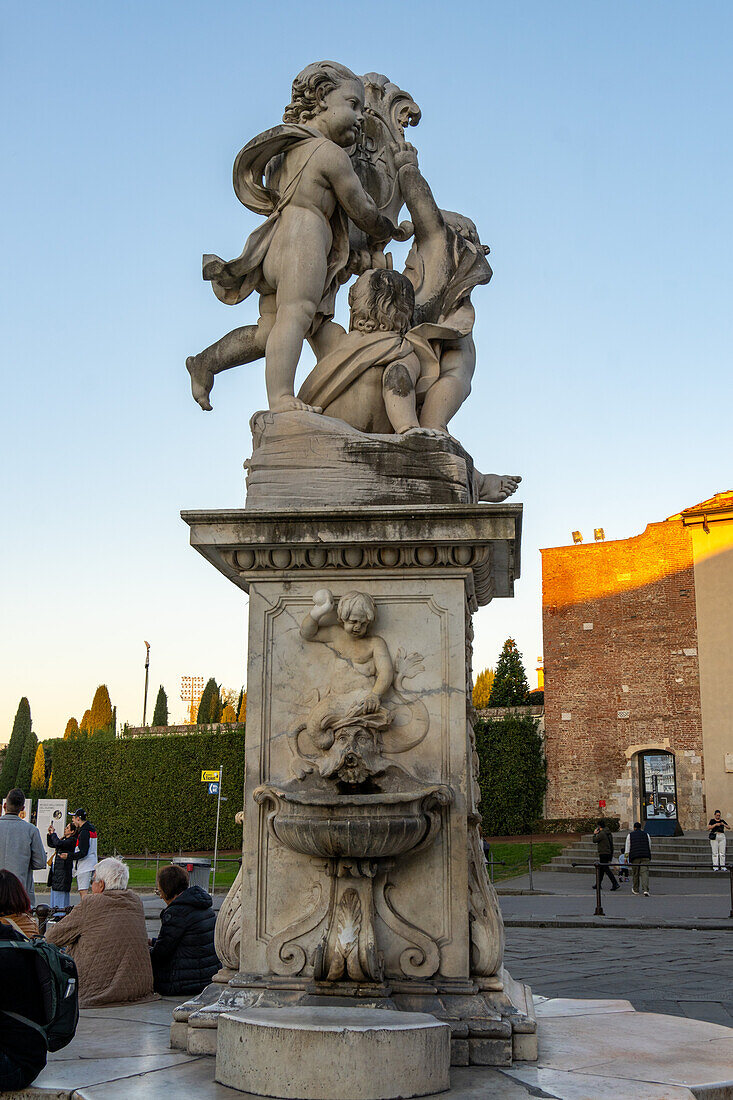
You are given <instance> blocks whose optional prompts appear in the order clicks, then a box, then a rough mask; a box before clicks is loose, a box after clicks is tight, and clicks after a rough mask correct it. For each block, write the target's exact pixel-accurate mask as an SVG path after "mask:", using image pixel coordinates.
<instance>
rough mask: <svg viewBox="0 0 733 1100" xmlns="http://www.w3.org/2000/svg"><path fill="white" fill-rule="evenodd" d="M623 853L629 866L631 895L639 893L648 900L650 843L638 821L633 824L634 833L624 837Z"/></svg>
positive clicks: (647, 835)
mask: <svg viewBox="0 0 733 1100" xmlns="http://www.w3.org/2000/svg"><path fill="white" fill-rule="evenodd" d="M624 851H625V852H626V855H627V856H628V858H629V863H630V864H631V893H632V894H638V893H639V892H641V893H642V894H643V895H644V897H645V898H648V897H649V864H650V863H651V859H652V842H651V840H650V839H649V834H648V833H647V832H645V831H644V829H642V827H641V822H640V821H635V822H634V831H633V832H632V833H629V835H628V836H627V837H626V847H625V848H624Z"/></svg>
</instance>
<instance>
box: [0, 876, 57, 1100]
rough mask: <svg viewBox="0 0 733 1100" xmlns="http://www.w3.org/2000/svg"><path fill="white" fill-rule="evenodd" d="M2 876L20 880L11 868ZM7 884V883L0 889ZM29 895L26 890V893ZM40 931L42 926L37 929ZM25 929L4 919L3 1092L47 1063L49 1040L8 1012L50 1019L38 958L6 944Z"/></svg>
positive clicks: (0, 995) (0, 934) (0, 988)
mask: <svg viewBox="0 0 733 1100" xmlns="http://www.w3.org/2000/svg"><path fill="white" fill-rule="evenodd" d="M0 875H2V876H10V877H12V878H14V879H15V881H16V882H17V884H18V888H19V889H20V890H23V893H25V889H24V887H23V886H22V885H21V883H20V880H19V879H18V878H16V876H15V875H12V873H11V872H10V871H0ZM4 888H6V884H3V887H0V889H4ZM27 896H28V895H27V894H26V897H27ZM35 934H36V935H37V934H38V929H36V933H35ZM24 938H25V937H24V936H23V935H22V933H20V932H18V931H16V929H15V928H12V927H11V926H10V925H9V924H7V923H5V922H4V921H2V920H0V1092H5V1090H9V1091H10V1092H12V1093H13V1094H15V1092H16V1090H17V1089H25V1088H27V1087H28V1085H30V1083H31V1082H32V1081H35V1079H36V1077H37V1076H38V1074H39V1073H40V1072H41V1070H42V1069H43V1067H44V1066H45V1065H46V1040H45V1037H44V1036H43V1035H42V1034H41V1033H40V1032H38V1031H36V1030H35V1028H32V1027H29V1025H28V1024H26V1023H23V1022H22V1021H21V1020H16V1019H14V1018H13V1017H12V1016H7V1015H6V1012H16V1013H18V1015H20V1016H27V1017H28V1018H29V1019H31V1020H35V1022H36V1023H38V1024H45V1023H46V1014H45V1009H44V1001H43V993H42V990H41V983H40V980H39V977H38V973H37V970H36V960H35V959H34V958H33V957H32V955H31V954H30V953H26V952H24V951H15V950H9V948H8V947H7V946H6V944H8V943H10V942H11V941H19V942H22V941H23V940H24Z"/></svg>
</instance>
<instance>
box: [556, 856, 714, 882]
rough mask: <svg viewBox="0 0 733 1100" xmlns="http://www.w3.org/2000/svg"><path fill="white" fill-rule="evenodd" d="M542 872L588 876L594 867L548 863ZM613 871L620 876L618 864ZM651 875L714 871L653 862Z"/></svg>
mask: <svg viewBox="0 0 733 1100" xmlns="http://www.w3.org/2000/svg"><path fill="white" fill-rule="evenodd" d="M542 870H543V871H546V872H549V873H552V872H556V873H558V874H563V875H566V874H579V875H588V874H592V873H593V866H592V864H591V863H590V862H589V863H588V864H586V865H585V866H581V867H573V866H572V862H571V861H570V860H568V862H567V863H559V864H554V863H546V864H545V865H544V866H543V867H542ZM611 870H612V871H613V873H614V874H618V864H616V863H614V864H612V867H611ZM649 873H650V874H651V875H656V876H661V877H664V878H709V877H710V875H712V874H713V870H712V867H710V868H708V869H705V868H704V867H703V868H700V869H699V870H692V869H690V870H684V869H680V868H676V867H669V866H666V865H662V866H660V865H659V863H655V862H654V861H652V863H651V864H650V866H649ZM722 873H725V874H726V875H727V872H720V871H719V872H717V874H722Z"/></svg>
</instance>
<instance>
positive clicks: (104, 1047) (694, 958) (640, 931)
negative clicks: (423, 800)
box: [16, 871, 733, 1100]
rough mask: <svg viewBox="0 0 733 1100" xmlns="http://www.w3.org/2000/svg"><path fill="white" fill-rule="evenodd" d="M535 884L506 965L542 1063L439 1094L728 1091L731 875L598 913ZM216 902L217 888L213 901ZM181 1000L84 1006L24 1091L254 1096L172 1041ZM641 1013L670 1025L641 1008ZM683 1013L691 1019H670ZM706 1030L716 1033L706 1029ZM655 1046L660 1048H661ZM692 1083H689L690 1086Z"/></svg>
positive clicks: (507, 892) (562, 1098) (211, 1099)
mask: <svg viewBox="0 0 733 1100" xmlns="http://www.w3.org/2000/svg"><path fill="white" fill-rule="evenodd" d="M532 885H533V887H534V889H533V890H532V892H530V884H529V880H528V877H527V876H526V875H525V876H520V877H518V878H514V879H511V880H509V881H505V882H503V883H501V884H500V887H499V890H500V901H501V907H502V912H503V914H504V918H505V922H506V925H507V929H506V936H507V950H506V965H507V968H508V969H509V971H510V972H511V973H512V975H513V976H514V977H515V978H518V979H520V980H521V981H524V982H527V983H529V985H531V987H532V990H533V992H534V994H535V997H536V999H537V1001H538V1018H539V1023H540V1049H541V1056H540V1062H539V1063H536V1064H530V1063H520V1064H518V1065H517V1066H515V1067H514V1068H513V1069H511V1070H498V1069H482V1068H481V1067H471V1068H464V1069H461V1068H459V1067H454V1069H453V1070H452V1073H451V1084H452V1087H451V1089H450V1091H449V1092H448V1093H443V1094H442V1096H443V1097H445V1098H446V1100H478V1098H479V1097H480V1098H481V1100H486V1098H487V1097H489V1096H490V1097H492V1098H494V1100H525V1098H527V1097H537V1096H545V1097H550V1098H556V1100H695V1098H700V1097H708V1096H709V1097H711V1100H712V1098H713V1097H714V1100H724V1098H728V1097H733V1031H730V1030H726V1031H723V1030H722V1028H721V1029H720V1030H717V1029H716V1028H715V1027H714V1025H723V1026H724V1027H725V1028H726V1029H730V1028H733V936H731V931H733V921H732V920H730V919H729V916H728V914H729V910H730V880H729V877H728V875H727V874H726V875H712V874H711V875H710V876H708V877H706V878H702V879H700V878H696V879H692V878H688V879H684V878H667V879H665V878H663V877H661V876H660V877H655V878H653V879H652V880H651V895H650V897H648V898H644V897H643V896H642V897H640V896H633V895H632V894H631V888H630V885H626V886H624V887H623V888H622V890H620V891H616V892H614V893H612V892H611V891H610V890H608V889H604V890H603V894H602V898H603V907H604V910H605V916H604V917H595V916H594V915H593V910H594V908H595V896H594V892H593V890H592V876H591V875H588V876H585V875H577V874H563V873H561V872H550V871H542V872H536V873H535V874H534V876H533V883H532ZM72 900H75V899H72ZM77 900H78V899H77ZM221 901H222V898H221V896H218V897H217V898H216V903H215V904H216V907H217V908H218V907H219V905H220V904H221ZM143 902H144V906H145V912H146V918H147V925H148V931H149V933H150V934H151V935H155V934H156V932H157V930H158V928H159V920H158V916H159V913H160V910H161V907H162V903H161V901H160V899H159V898H156V897H155V896H154V895H144V896H143ZM575 999H581V1000H582V1001H583V1002H584V1003H583V1004H578V1003H575ZM599 1001H600V1002H602V1004H599V1003H598V1002H599ZM177 1003H178V998H166V999H161V1000H158V1001H155V1002H152V1003H150V1004H148V1005H138V1006H131V1007H128V1008H124V1007H121V1008H111V1009H98V1010H92V1011H85V1012H83V1013H82V1021H81V1024H80V1029H79V1032H78V1034H77V1037H76V1038H75V1040H74V1042H73V1043H72V1044H71V1045H70V1046H69V1047H67V1048H65V1049H64V1050H62V1051H59V1052H58V1054H57V1055H54V1056H53V1057H52V1059H51V1060H50V1061H49V1065H48V1067H47V1069H46V1070H44V1072H43V1074H42V1075H41V1077H40V1078H39V1079H38V1082H37V1083H36V1086H34V1087H32V1088H31V1089H30V1090H28V1091H27V1092H24V1093H22V1094H16V1095H19V1096H21V1095H22V1096H24V1097H27V1098H29V1100H31V1098H33V1097H38V1098H39V1100H40V1097H49V1096H50V1097H55V1098H58V1100H61V1098H63V1100H97V1098H100V1100H116V1098H117V1097H119V1098H120V1100H138V1098H139V1100H148V1098H149V1100H157V1098H161V1100H162V1098H163V1097H169V1096H170V1095H171V1094H178V1095H179V1096H188V1095H194V1094H196V1095H197V1096H198V1097H199V1098H200V1100H225V1098H231V1100H236V1098H241V1100H247V1094H244V1093H240V1092H236V1091H234V1090H232V1089H229V1088H226V1087H225V1086H223V1085H217V1084H216V1083H215V1082H214V1081H213V1076H214V1066H213V1060H212V1059H210V1058H206V1057H191V1056H189V1055H187V1054H185V1053H183V1052H181V1051H174V1050H171V1049H170V1048H169V1039H168V1026H169V1024H170V1020H171V1014H172V1010H173V1008H174V1007H175V1005H176V1004H177ZM634 1010H636V1012H638V1013H655V1014H663V1015H664V1016H666V1017H672V1018H673V1019H672V1020H669V1021H668V1022H665V1021H664V1020H663V1019H661V1018H660V1016H659V1015H653V1016H637V1015H636V1014H635V1013H634ZM679 1017H683V1018H685V1023H684V1025H682V1021H679V1023H676V1022H675V1021H676V1020H678V1019H679ZM698 1021H704V1022H698ZM710 1025H713V1030H712V1031H708V1032H706V1031H705V1030H704V1029H705V1028H707V1027H709V1026H710ZM675 1028H676V1029H677V1030H675ZM698 1031H699V1034H698ZM647 1032H648V1034H647ZM645 1035H646V1038H644V1036H645ZM660 1043H661V1044H662V1046H664V1044H665V1043H666V1048H665V1049H666V1053H664V1054H661V1053H660V1050H661V1048H659V1044H660ZM602 1048H603V1049H602ZM657 1048H659V1049H657ZM655 1051H656V1053H655ZM706 1074H707V1076H706ZM693 1079H694V1081H695V1082H696V1085H695V1087H694V1091H692V1090H691V1089H690V1088H688V1087H687V1085H688V1084H691V1083H692V1082H693ZM700 1082H702V1085H700ZM705 1082H707V1084H705ZM723 1082H725V1083H724V1084H723ZM711 1086H712V1091H711Z"/></svg>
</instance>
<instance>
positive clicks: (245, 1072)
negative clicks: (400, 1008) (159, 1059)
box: [216, 1007, 450, 1100]
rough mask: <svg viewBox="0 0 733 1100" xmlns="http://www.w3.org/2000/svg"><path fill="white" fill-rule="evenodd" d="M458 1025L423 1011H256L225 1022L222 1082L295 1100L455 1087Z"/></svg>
mask: <svg viewBox="0 0 733 1100" xmlns="http://www.w3.org/2000/svg"><path fill="white" fill-rule="evenodd" d="M449 1068H450V1027H449V1026H448V1025H447V1024H444V1023H440V1022H439V1021H438V1020H436V1019H435V1017H434V1016H429V1015H428V1014H427V1013H423V1012H389V1011H386V1010H380V1009H372V1008H320V1007H319V1008H308V1007H296V1008H253V1009H242V1010H241V1011H239V1012H229V1013H224V1014H223V1015H222V1016H221V1018H220V1021H219V1042H218V1048H217V1053H216V1080H217V1081H219V1082H221V1084H222V1085H229V1086H230V1088H234V1089H239V1090H240V1092H250V1093H255V1094H256V1095H258V1096H277V1097H286V1098H289V1100H391V1098H394V1097H409V1096H424V1095H425V1094H426V1093H431V1092H442V1091H443V1090H444V1089H447V1088H449V1087H450V1072H449Z"/></svg>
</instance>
